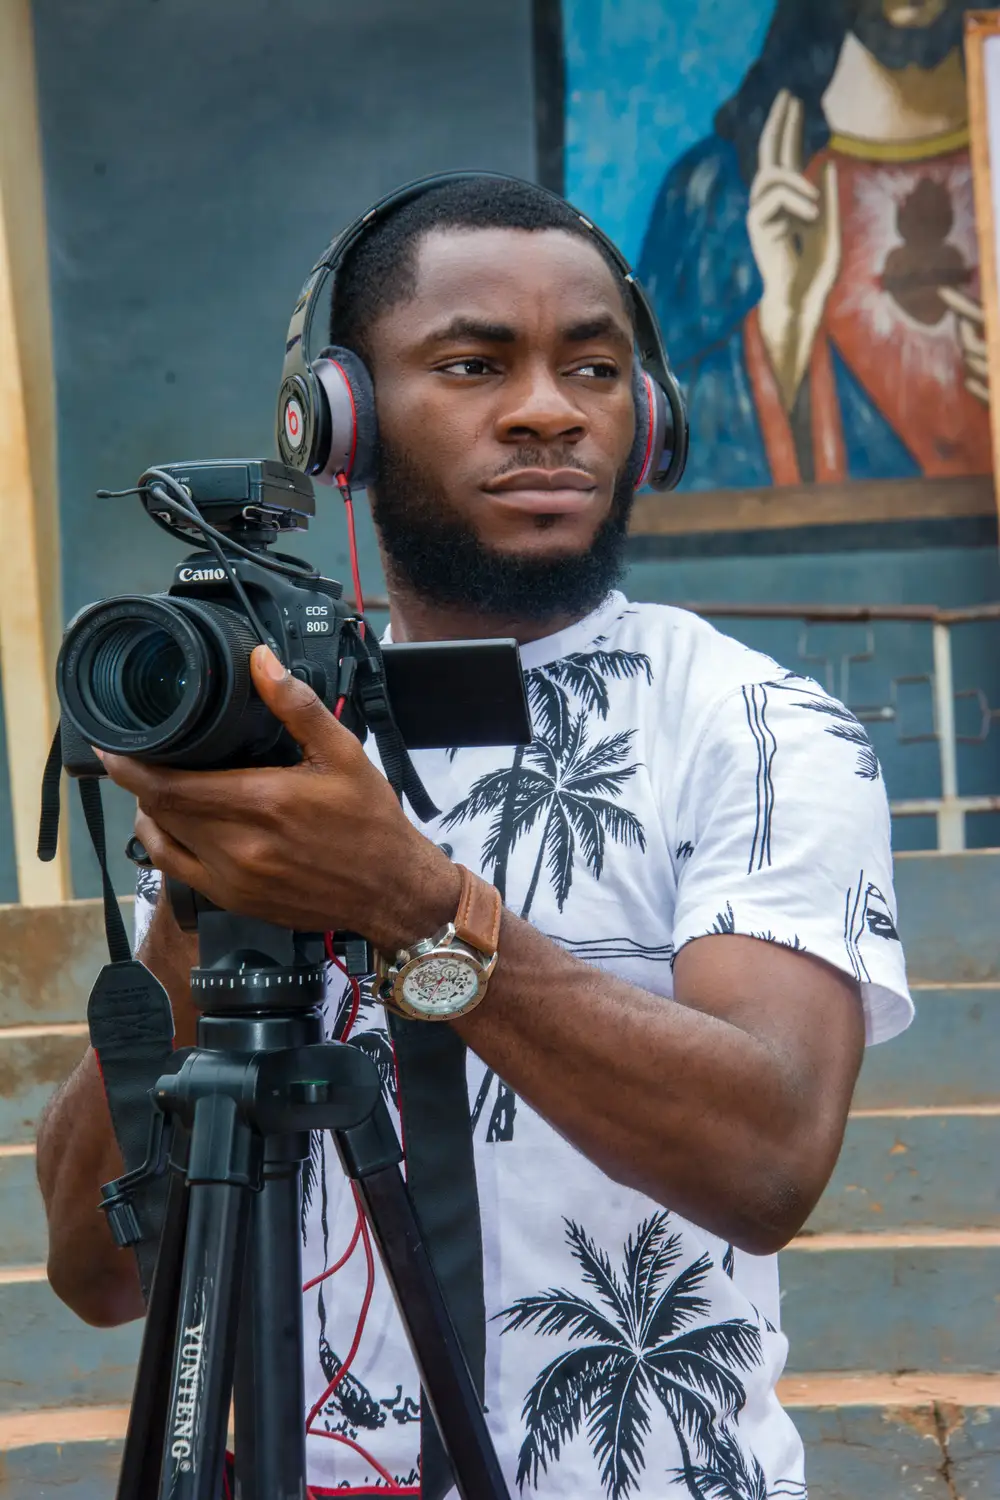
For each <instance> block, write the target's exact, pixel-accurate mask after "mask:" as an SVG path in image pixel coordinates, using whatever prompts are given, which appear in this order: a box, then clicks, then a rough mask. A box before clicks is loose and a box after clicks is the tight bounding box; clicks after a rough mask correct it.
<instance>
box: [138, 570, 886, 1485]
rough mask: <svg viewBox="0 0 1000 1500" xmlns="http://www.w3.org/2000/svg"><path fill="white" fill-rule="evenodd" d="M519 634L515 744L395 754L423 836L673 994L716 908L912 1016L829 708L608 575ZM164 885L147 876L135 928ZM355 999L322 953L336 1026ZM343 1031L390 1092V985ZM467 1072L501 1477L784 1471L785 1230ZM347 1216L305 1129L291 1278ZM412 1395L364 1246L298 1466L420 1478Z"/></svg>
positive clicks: (872, 766) (329, 1165)
mask: <svg viewBox="0 0 1000 1500" xmlns="http://www.w3.org/2000/svg"><path fill="white" fill-rule="evenodd" d="M522 660H523V664H524V667H525V671H526V679H527V684H528V690H529V698H530V702H531V707H532V713H533V719H534V729H535V740H534V743H533V744H532V745H531V746H530V747H527V748H523V749H520V750H517V751H511V750H509V749H508V750H496V749H465V750H459V751H458V752H457V753H454V754H453V753H451V752H447V751H422V752H419V753H417V754H416V755H415V756H414V761H415V764H416V767H417V770H418V772H419V774H420V776H421V778H422V779H423V781H424V784H425V786H426V787H427V790H428V791H429V793H430V795H431V797H432V798H433V800H434V802H435V803H436V805H437V806H438V807H439V808H440V809H442V816H441V817H440V818H439V819H438V820H436V821H435V822H433V823H431V824H428V825H425V832H426V833H427V834H428V836H429V837H430V838H432V839H434V840H435V841H437V842H440V843H443V844H446V845H447V846H448V848H449V849H450V851H451V852H452V854H453V857H454V858H455V859H456V860H457V861H459V862H461V863H462V864H465V865H468V866H469V867H470V868H471V869H473V870H479V871H482V872H483V874H484V875H485V876H486V877H487V878H489V879H493V880H495V881H496V883H497V884H498V885H500V886H501V888H502V890H503V894H504V898H505V901H506V903H507V905H508V906H509V907H510V908H511V910H513V911H515V912H518V913H520V914H521V915H522V916H524V917H528V918H530V920H531V922H532V923H533V924H534V925H535V926H536V927H537V928H539V930H540V931H542V932H544V933H546V934H547V935H548V936H550V937H551V938H552V939H553V941H555V942H557V943H559V944H561V945H562V946H563V947H565V948H567V949H568V950H569V951H570V952H572V953H575V954H576V955H578V956H579V957H580V958H582V959H585V960H586V961H587V962H589V963H592V964H595V965H596V966H598V967H600V968H603V969H607V970H608V971H610V972H613V973H615V974H617V975H619V976H620V977H621V978H623V979H625V980H628V981H630V982H632V983H634V984H636V985H639V986H641V987H642V988H643V989H645V990H648V991H652V992H653V993H655V994H658V995H662V997H663V1000H664V1004H668V1003H669V1002H670V997H671V993H672V981H671V972H672V964H673V959H674V956H675V954H676V953H677V952H678V951H679V950H680V949H681V948H682V947H683V945H684V944H685V943H687V942H690V941H691V939H693V938H697V937H701V936H704V935H706V934H709V933H732V932H735V933H742V934H746V935H749V936H752V937H757V938H760V939H761V940H762V941H765V942H772V943H780V944H782V945H783V946H786V947H790V948H796V949H800V950H802V951H805V952H808V953H812V954H814V955H816V956H818V957H820V958H823V959H825V960H826V961H827V962H828V963H831V964H833V965H834V966H835V967H836V968H838V969H842V970H844V971H845V972H846V973H848V974H851V975H853V976H854V978H855V979H857V980H858V981H859V982H860V985H861V992H862V996H863V1000H864V1008H865V1018H866V1030H867V1037H868V1041H869V1042H880V1041H885V1040H887V1039H888V1038H889V1037H892V1036H895V1035H896V1034H897V1033H898V1032H900V1031H902V1030H903V1029H904V1028H905V1027H906V1026H907V1024H908V1023H909V1021H910V1019H911V1017H912V1014H913V1008H912V1004H911V1001H910V998H909V994H908V991H907V985H906V974H905V968H904V963H903V954H902V950H901V948H900V943H899V939H898V936H897V933H896V918H895V903H894V898H893V891H892V861H891V854H890V830H889V815H888V808H887V803H886V796H885V790H884V787H883V784H882V779H881V773H880V770H879V765H878V761H877V759H876V757H875V754H874V751H873V750H872V748H871V745H870V743H869V741H868V738H867V736H866V734H865V732H864V729H863V728H862V726H861V725H860V724H859V723H858V722H857V720H856V719H855V718H854V717H853V716H852V715H851V714H850V713H848V712H847V710H846V709H844V708H843V707H842V706H841V705H840V704H839V703H837V702H835V701H834V700H833V699H831V698H830V697H828V696H827V695H826V694H825V693H824V692H823V691H822V689H821V688H820V687H819V686H818V685H817V684H816V683H815V682H813V681H811V680H810V679H808V678H804V677H800V676H797V675H796V674H794V673H791V672H786V671H784V670H783V669H782V668H780V667H779V666H778V665H777V664H776V663H775V662H774V661H772V660H771V659H770V658H769V657H766V656H763V655H760V654H759V653H757V652H754V651H751V650H749V649H747V648H746V647H744V646H742V645H741V644H739V643H738V642H736V641H734V640H731V639H730V638H729V637H727V636H723V635H721V634H719V633H718V632H717V631H716V630H714V629H713V628H712V627H711V626H710V625H708V624H706V623H705V622H703V621H702V620H700V619H698V618H697V617H696V616H694V615H691V614H688V613H686V612H685V611H683V610H678V609H672V608H667V607H665V606H661V605H651V604H639V605H636V604H629V603H628V602H627V601H626V600H625V598H624V597H623V596H622V595H621V594H613V595H611V596H610V597H609V599H608V600H607V601H606V602H605V603H604V604H603V605H602V606H601V607H600V608H599V609H597V610H596V611H594V612H593V613H592V614H590V615H588V616H587V617H586V618H585V619H583V620H581V621H579V622H578V623H577V624H575V625H573V626H570V627H569V628H568V629H567V630H563V631H560V632H559V633H558V634H557V635H554V636H550V637H549V638H547V639H545V640H540V641H535V642H533V643H532V644H530V645H528V646H526V647H524V648H523V650H522ZM512 783H513V786H512ZM154 885H155V882H154V881H153V880H151V879H149V878H144V879H143V880H141V881H140V889H139V902H138V905H137V923H138V926H139V928H140V930H141V929H143V928H144V926H145V924H146V922H147V921H148V919H149V914H150V912H151V910H152V908H151V905H150V897H151V895H152V894H153V890H154ZM344 1007H345V997H344V996H343V994H342V981H341V979H340V976H339V975H336V974H335V975H334V977H333V981H332V982H331V987H330V992H329V999H328V1024H329V1029H330V1033H331V1034H333V1032H334V1030H335V1028H336V1027H337V1025H338V1015H339V1024H340V1025H341V1026H342V1025H343V1019H344V1015H345V1008H344ZM581 1024H585V1021H582V1022H581ZM352 1035H353V1037H354V1039H355V1040H357V1041H358V1043H359V1044H360V1045H361V1046H363V1047H364V1048H365V1049H366V1050H368V1051H369V1052H370V1053H371V1055H372V1056H373V1057H374V1058H375V1060H376V1062H377V1063H378V1064H379V1065H380V1071H381V1073H382V1076H383V1079H384V1087H385V1092H386V1095H387V1098H388V1102H389V1105H390V1109H391V1111H392V1113H393V1117H394V1119H398V1116H397V1115H396V1111H395V1100H394V1091H395V1079H394V1073H393V1067H392V1053H391V1047H390V1045H389V1042H388V1039H387V1036H386V1032H385V1027H384V1019H383V1013H382V1010H381V1007H379V1006H377V1005H373V1004H370V1003H368V1004H364V1005H362V1007H361V1011H360V1014H359V1016H358V1018H357V1020H356V1022H355V1026H354V1030H353V1033H352ZM666 1066H669V1064H666ZM469 1096H470V1102H471V1107H472V1110H473V1114H474V1118H475V1121H476V1124H475V1146H476V1167H477V1177H478V1185H479V1197H480V1205H481V1212H482V1221H483V1243H484V1262H485V1264H484V1278H485V1289H486V1312H487V1356H486V1407H487V1412H488V1421H489V1425H490V1430H491V1432H492V1435H493V1439H494V1441H495V1443H496V1447H497V1451H498V1453H499V1456H500V1461H501V1463H502V1466H503V1469H504V1472H505V1474H506V1476H507V1480H508V1484H509V1486H510V1489H511V1493H512V1495H513V1494H516V1493H517V1490H518V1486H519V1484H520V1485H521V1486H522V1489H523V1492H524V1493H526V1494H533V1493H534V1494H538V1495H539V1496H565V1497H567V1500H568V1497H572V1500H617V1497H626V1496H627V1497H629V1500H654V1497H655V1500H666V1497H678V1500H679V1497H681V1496H684V1497H688V1500H689V1497H690V1495H691V1494H692V1493H694V1492H700V1493H703V1494H704V1495H706V1496H709V1495H723V1494H725V1495H727V1496H733V1497H737V1496H738V1497H740V1500H744V1497H745V1500H765V1497H772V1496H776V1495H781V1496H790V1497H801V1496H803V1495H804V1494H805V1488H804V1477H803V1454H802V1444H801V1442H800V1440H799V1437H798V1434H797V1433H796V1431H795V1428H794V1426H793V1425H792V1422H791V1420H790V1419H789V1417H788V1416H787V1415H786V1414H785V1413H784V1411H783V1410H782V1408H781V1406H780V1405H779V1403H778V1400H777V1397H776V1395H775V1385H776V1382H777V1380H778V1377H779V1376H780V1374H781V1371H782V1368H783V1366H784V1363H785V1356H786V1352H787V1341H786V1339H785V1337H784V1335H783V1334H782V1333H781V1331H780V1308H779V1301H778V1268H777V1259H776V1257H774V1256H753V1255H748V1254H746V1253H744V1252H743V1251H741V1250H734V1248H733V1247H732V1246H731V1245H727V1244H726V1243H725V1242H724V1241H722V1240H720V1239H719V1238H718V1237H717V1236H715V1235H713V1234H710V1233H708V1232H707V1231H706V1230H703V1229H700V1228H698V1227H697V1226H696V1225H694V1224H691V1223H688V1222H686V1221H685V1220H683V1219H682V1218H680V1217H679V1215H677V1214H675V1213H673V1212H671V1211H670V1210H669V1208H665V1207H664V1206H663V1205H662V1204H659V1203H656V1202H654V1201H653V1200H652V1199H649V1198H646V1197H644V1196H643V1195H642V1194H641V1193H637V1192H633V1191H632V1190H631V1189H629V1188H625V1187H621V1186H620V1185H619V1184H618V1183H616V1182H613V1181H611V1180H610V1179H609V1178H608V1177H606V1176H605V1175H604V1173H603V1172H601V1171H600V1170H599V1168H597V1167H596V1166H594V1165H593V1164H592V1163H591V1162H590V1161H588V1160H587V1158H586V1157H584V1156H583V1155H581V1153H580V1152H578V1151H577V1150H575V1149H574V1147H573V1146H572V1145H570V1143H569V1142H568V1141H566V1140H565V1139H563V1138H562V1137H561V1136H560V1135H558V1134H557V1133H556V1132H555V1131H554V1130H553V1129H552V1128H551V1126H549V1125H548V1124H546V1122H545V1121H544V1120H542V1119H541V1118H540V1117H539V1116H538V1115H537V1114H536V1113H535V1112H534V1111H533V1110H532V1109H531V1108H529V1106H528V1105H527V1104H526V1103H525V1102H524V1101H523V1100H521V1099H517V1098H515V1097H514V1095H513V1094H512V1093H511V1091H510V1090H509V1089H507V1087H506V1086H505V1085H503V1084H501V1083H499V1082H498V1081H497V1080H496V1079H495V1078H493V1076H492V1075H491V1074H487V1072H486V1069H485V1068H484V1065H483V1064H482V1063H481V1062H480V1061H479V1060H478V1059H477V1058H475V1057H474V1056H472V1055H471V1054H470V1056H469ZM356 1221H357V1213H356V1208H355V1204H354V1200H353V1197H352V1194H351V1192H350V1190H349V1189H348V1187H347V1186H346V1183H345V1179H344V1178H343V1176H342V1173H341V1169H340V1165H339V1162H338V1160H337V1157H336V1153H335V1152H334V1151H333V1149H332V1147H330V1146H329V1144H328V1143H325V1142H324V1141H323V1140H322V1139H319V1138H318V1139H317V1141H316V1150H315V1152H314V1157H313V1161H312V1164H311V1168H310V1170H309V1172H308V1174H307V1187H306V1205H305V1209H304V1214H303V1239H304V1247H303V1254H304V1273H305V1278H306V1279H307V1280H312V1279H313V1278H314V1277H317V1276H319V1275H321V1273H322V1272H323V1271H324V1270H326V1269H327V1268H329V1267H330V1266H332V1265H333V1264H334V1263H335V1262H336V1261H338V1260H339V1259H340V1258H341V1257H342V1256H343V1255H344V1252H345V1251H346V1250H347V1248H348V1246H349V1245H350V1243H351V1240H352V1237H353V1235H354V1231H355V1225H356ZM367 1277H368V1273H367V1269H366V1256H365V1253H364V1244H363V1241H360V1242H358V1243H357V1244H356V1245H355V1248H354V1251H353V1253H352V1254H351V1256H350V1257H349V1258H348V1259H347V1261H346V1263H345V1264H344V1266H343V1267H342V1269H340V1270H339V1271H337V1272H336V1273H335V1274H334V1275H333V1276H332V1277H330V1278H329V1279H327V1280H326V1281H324V1282H321V1283H320V1284H319V1285H318V1286H317V1287H314V1288H313V1289H312V1290H310V1291H309V1292H307V1293H306V1294H305V1299H304V1300H305V1375H306V1400H307V1406H308V1407H311V1406H312V1405H313V1403H314V1402H315V1401H316V1400H317V1399H318V1398H319V1396H320V1395H321V1394H322V1392H323V1391H324V1390H325V1388H326V1387H327V1385H328V1384H329V1382H330V1380H331V1379H332V1378H333V1377H334V1376H335V1375H336V1374H337V1372H338V1370H339V1369H340V1362H341V1361H342V1360H344V1359H345V1357H346V1356H347V1353H348V1350H349V1349H350V1347H351V1345H352V1343H353V1342H354V1340H355V1337H356V1332H357V1327H358V1319H359V1310H360V1309H361V1307H362V1303H363V1301H364V1298H365V1292H366V1285H367ZM419 1402H420V1390H419V1382H418V1379H417V1375H416V1371H415V1368H414V1365H413V1361H412V1359H411V1356H410V1354H409V1350H408V1348H407V1345H406V1343H405V1340H404V1337H403V1334H402V1330H401V1328H400V1325H399V1321H398V1318H397V1315H396V1312H395V1308H394V1305H393V1302H392V1298H391V1295H390V1293H389V1291H388V1287H387V1285H386V1283H385V1280H384V1277H383V1276H382V1272H381V1267H380V1266H379V1265H378V1263H377V1256H376V1266H375V1275H374V1289H373V1293H372V1296H371V1302H370V1307H369V1309H368V1314H367V1317H366V1319H365V1321H364V1327H363V1331H362V1334H361V1338H360V1342H359V1344H358V1348H357V1351H356V1354H355V1357H354V1360H353V1362H352V1364H351V1367H350V1370H349V1371H348V1373H347V1374H346V1375H345V1376H344V1378H343V1379H342V1380H341V1381H340V1383H339V1385H338V1387H337V1389H336V1391H335V1392H334V1394H333V1396H332V1398H331V1399H330V1400H329V1401H328V1402H327V1404H326V1406H325V1407H324V1408H323V1409H322V1410H321V1412H320V1413H319V1416H318V1418H317V1419H316V1421H315V1422H314V1424H313V1426H314V1428H317V1427H318V1428H319V1429H321V1430H322V1431H324V1432H326V1433H328V1434H329V1436H328V1437H323V1436H314V1437H311V1438H310V1439H309V1441H308V1458H309V1480H310V1484H311V1485H312V1486H313V1488H314V1491H315V1492H316V1493H317V1494H325V1493H327V1492H329V1493H336V1494H338V1495H340V1494H354V1495H368V1494H393V1493H396V1494H407V1495H419V1468H418V1465H419V1446H420V1443H419V1433H420V1426H419ZM331 1439H332V1440H331ZM373 1461H374V1462H373ZM376 1464H377V1465H378V1466H379V1467H376ZM380 1470H381V1473H380ZM389 1476H391V1478H392V1480H393V1483H392V1485H390V1484H389V1483H388V1477H389Z"/></svg>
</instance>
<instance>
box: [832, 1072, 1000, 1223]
mask: <svg viewBox="0 0 1000 1500" xmlns="http://www.w3.org/2000/svg"><path fill="white" fill-rule="evenodd" d="M889 1045H890V1046H892V1045H894V1044H893V1043H890V1044H889ZM971 1108H972V1109H975V1110H976V1112H975V1113H972V1112H971V1110H970V1112H961V1111H959V1112H955V1113H952V1112H944V1111H940V1110H934V1111H918V1112H916V1113H906V1112H904V1111H903V1110H894V1111H892V1112H891V1113H889V1114H881V1113H880V1114H869V1113H863V1112H861V1113H859V1112H855V1113H854V1114H853V1115H852V1116H851V1119H850V1120H849V1121H848V1124H847V1133H846V1135H845V1137H844V1147H843V1150H842V1151H841V1153H840V1160H839V1161H838V1162H837V1166H836V1168H835V1170H834V1173H833V1177H832V1178H831V1180H830V1185H829V1187H828V1188H827V1190H826V1192H825V1193H824V1194H823V1197H822V1198H821V1199H820V1201H819V1203H818V1204H817V1206H816V1208H815V1209H814V1211H813V1213H812V1216H811V1218H810V1219H809V1223H808V1225H807V1229H808V1231H809V1232H810V1233H812V1234H824V1233H827V1232H830V1231H834V1232H851V1231H862V1232H864V1231H879V1230H889V1229H976V1228H979V1229H990V1228H992V1229H1000V1169H998V1165H997V1164H998V1162H1000V1104H995V1105H980V1106H978V1108H977V1107H976V1106H972V1107H971Z"/></svg>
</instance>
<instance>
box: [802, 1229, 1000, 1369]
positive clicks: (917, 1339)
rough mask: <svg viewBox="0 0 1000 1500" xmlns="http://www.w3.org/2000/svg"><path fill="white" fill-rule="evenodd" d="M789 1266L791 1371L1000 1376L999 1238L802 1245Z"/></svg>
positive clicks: (832, 1238)
mask: <svg viewBox="0 0 1000 1500" xmlns="http://www.w3.org/2000/svg"><path fill="white" fill-rule="evenodd" d="M780 1260H781V1288H782V1304H781V1305H782V1313H781V1318H782V1327H783V1329H784V1331H785V1333H786V1334H787V1335H788V1338H789V1340H790V1343H791V1350H790V1354H789V1361H788V1368H789V1370H790V1371H794V1372H796V1373H810V1372H814V1371H819V1370H826V1371H850V1370H855V1371H856V1370H886V1371H889V1372H890V1373H896V1372H899V1371H906V1370H934V1371H941V1372H947V1373H951V1372H959V1371H961V1372H970V1373H972V1372H979V1373H987V1374H988V1373H991V1372H993V1371H995V1370H996V1367H997V1351H998V1349H1000V1299H998V1297H997V1287H998V1286H1000V1230H996V1229H966V1230H961V1229H953V1230H934V1231H919V1230H915V1231H900V1230H897V1231H895V1232H893V1233H885V1234H819V1235H811V1236H803V1237H801V1238H800V1239H798V1240H795V1241H794V1242H793V1243H792V1244H791V1245H790V1246H789V1247H788V1249H787V1250H785V1251H783V1252H782V1254H781V1257H780Z"/></svg>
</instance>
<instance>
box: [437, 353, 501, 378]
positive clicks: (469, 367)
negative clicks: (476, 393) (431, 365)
mask: <svg viewBox="0 0 1000 1500" xmlns="http://www.w3.org/2000/svg"><path fill="white" fill-rule="evenodd" d="M441 368H442V369H443V370H445V371H447V373H448V374H449V375H450V374H453V373H454V374H456V375H490V374H492V373H493V367H492V366H491V364H490V362H489V360H486V359H482V358H481V357H480V356H479V355H478V354H469V355H467V356H466V357H465V359H454V360H452V362H451V364H449V365H442V366H441Z"/></svg>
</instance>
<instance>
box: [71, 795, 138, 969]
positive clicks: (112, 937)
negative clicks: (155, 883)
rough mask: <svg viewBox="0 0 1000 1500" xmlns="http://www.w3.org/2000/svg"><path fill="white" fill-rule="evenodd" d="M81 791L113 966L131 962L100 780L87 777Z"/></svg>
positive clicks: (130, 951) (130, 950)
mask: <svg viewBox="0 0 1000 1500" xmlns="http://www.w3.org/2000/svg"><path fill="white" fill-rule="evenodd" d="M77 786H78V787H79V788H80V802H81V804H82V806H83V816H84V817H85V818H86V820H87V831H88V833H89V834H90V841H91V843H92V844H93V846H94V853H95V854H96V855H97V863H98V864H99V865H100V867H101V887H102V890H103V893H104V931H105V933H106V934H107V939H108V952H109V954H110V955H111V962H112V963H113V964H120V963H128V961H129V959H130V958H131V957H132V948H131V945H130V944H129V940H128V933H127V932H126V931H125V923H124V922H123V921H122V914H121V908H120V907H119V905H118V897H117V896H116V895H115V888H114V886H113V885H112V884H111V876H110V875H109V874H108V850H107V844H106V842H105V838H104V807H103V805H102V803H101V785H100V782H99V781H95V780H93V779H92V778H91V777H89V776H83V777H81V778H80V780H79V781H78V782H77Z"/></svg>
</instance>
